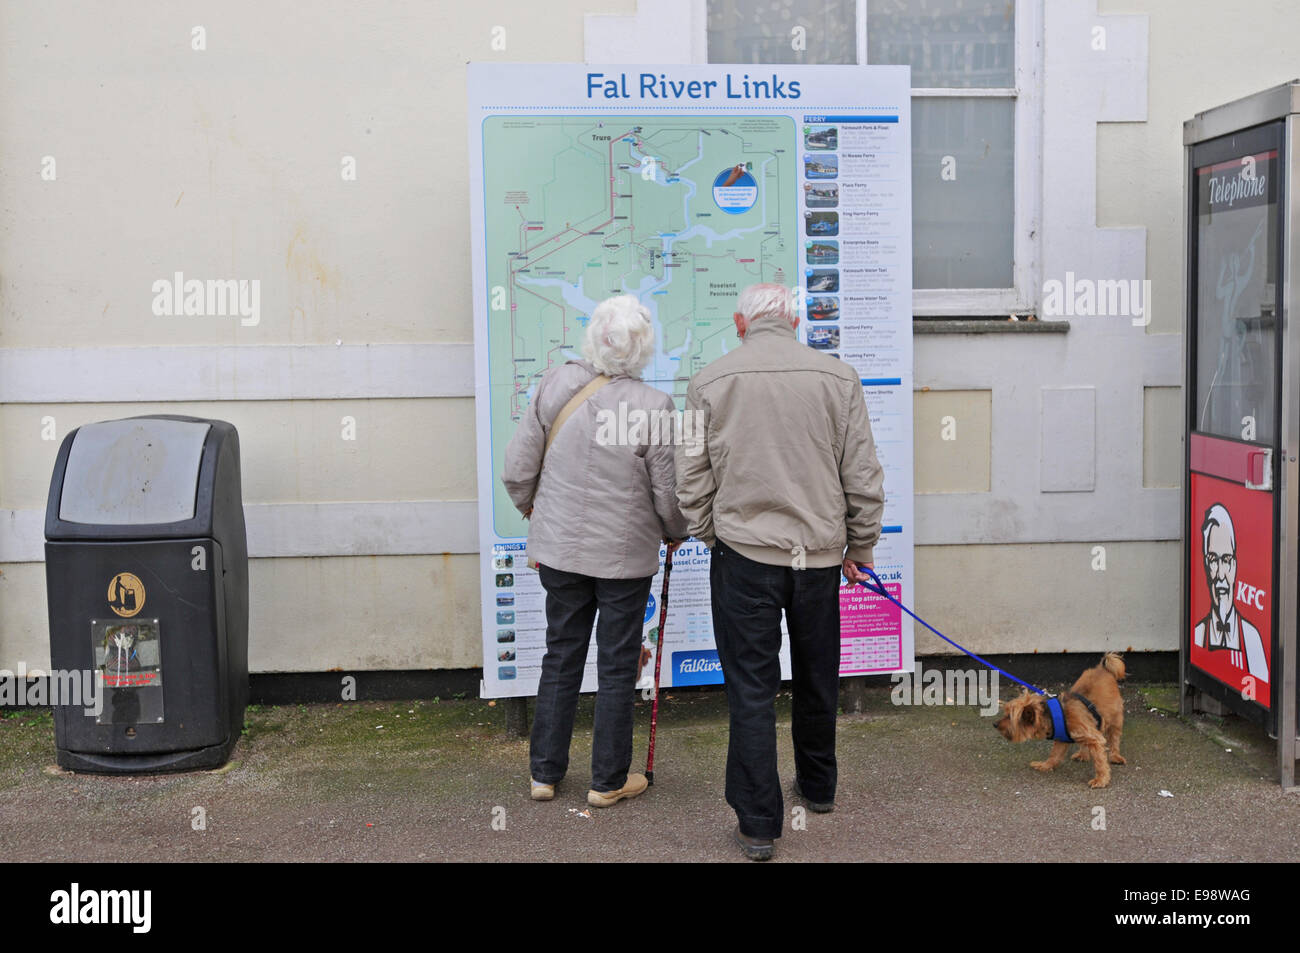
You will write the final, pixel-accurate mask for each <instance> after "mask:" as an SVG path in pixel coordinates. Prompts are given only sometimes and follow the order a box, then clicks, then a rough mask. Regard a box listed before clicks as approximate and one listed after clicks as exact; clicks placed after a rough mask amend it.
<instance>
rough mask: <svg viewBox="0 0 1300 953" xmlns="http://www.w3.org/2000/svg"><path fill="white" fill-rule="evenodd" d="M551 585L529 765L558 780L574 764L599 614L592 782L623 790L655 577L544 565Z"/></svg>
mask: <svg viewBox="0 0 1300 953" xmlns="http://www.w3.org/2000/svg"><path fill="white" fill-rule="evenodd" d="M538 575H539V576H540V577H541V582H542V587H543V588H544V589H545V590H546V655H545V656H543V657H542V675H541V679H540V680H539V682H538V685H537V701H536V705H535V707H534V711H533V733H532V744H531V749H530V755H529V766H530V767H531V769H532V775H533V780H534V781H540V782H542V783H543V784H555V783H556V782H557V781H559V780H560V779H561V778H563V777H564V774H565V772H566V771H567V770H568V768H569V742H570V740H571V739H572V737H573V716H574V712H575V710H576V709H577V706H578V690H579V689H580V688H581V686H582V673H583V668H584V667H585V665H586V661H587V649H588V646H589V645H590V642H591V626H592V621H593V620H595V622H596V674H597V679H598V686H599V687H598V689H597V691H596V718H595V722H594V724H593V725H592V742H591V787H592V790H595V791H617V790H618V789H619V788H621V787H623V785H624V784H626V783H627V772H628V768H629V766H630V765H631V764H632V711H633V706H634V704H635V701H636V696H635V694H634V689H635V686H636V676H637V666H638V663H639V661H640V659H641V631H642V627H643V625H644V621H645V609H646V602H647V600H648V598H649V596H650V583H651V581H652V579H653V577H650V576H647V577H645V578H644V579H598V578H596V577H594V576H583V575H579V574H578V573H571V572H565V571H563V570H561V569H552V568H551V567H550V566H545V565H543V566H541V567H539V569H538Z"/></svg>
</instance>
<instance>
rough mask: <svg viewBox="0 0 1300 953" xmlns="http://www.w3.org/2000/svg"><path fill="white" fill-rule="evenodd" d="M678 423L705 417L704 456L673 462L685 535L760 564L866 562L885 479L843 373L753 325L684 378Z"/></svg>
mask: <svg viewBox="0 0 1300 953" xmlns="http://www.w3.org/2000/svg"><path fill="white" fill-rule="evenodd" d="M686 414H687V415H689V416H688V417H687V420H688V421H691V420H692V419H693V418H694V417H695V415H699V414H702V415H703V418H704V425H703V427H702V428H701V430H702V432H703V439H704V446H703V447H702V448H700V447H692V448H690V449H692V450H694V451H696V452H694V453H687V452H685V450H686V449H687V448H686V447H682V448H679V450H678V453H677V499H678V502H680V503H681V507H682V512H684V513H685V514H686V517H687V519H688V520H689V521H690V532H691V535H692V536H694V537H695V538H697V539H699V540H700V541H701V542H704V543H705V544H707V545H708V546H709V547H712V546H713V544H714V540H715V539H721V540H722V541H723V542H725V543H726V544H727V545H728V546H731V547H732V548H734V549H735V550H737V551H738V552H740V553H741V554H742V555H745V556H748V557H749V558H750V559H753V560H755V561H757V562H762V563H768V564H770V565H778V566H799V565H801V564H802V565H804V566H807V567H808V568H818V567H827V566H834V565H836V564H837V563H839V562H841V561H843V559H844V558H845V556H846V555H847V557H848V558H850V559H852V560H854V561H855V562H859V563H870V562H871V561H872V549H873V547H874V546H875V543H876V540H877V539H879V537H880V524H881V518H882V516H883V515H884V506H885V495H884V473H883V471H882V470H881V467H880V462H879V461H878V460H877V459H876V447H875V443H874V441H873V440H872V437H871V422H870V420H869V419H868V417H867V404H866V401H865V400H864V399H863V396H862V384H861V381H860V380H859V379H858V375H857V372H856V371H855V370H854V369H853V368H852V367H851V366H849V365H848V364H845V363H844V362H843V361H838V360H836V359H835V358H833V357H830V356H829V355H826V354H820V353H818V352H817V351H815V350H813V349H812V348H810V347H808V346H807V345H804V344H800V343H799V340H798V338H797V337H795V333H794V329H793V328H791V327H790V326H789V325H788V324H785V323H784V322H782V321H780V320H777V319H772V318H761V319H759V320H758V321H755V322H753V323H751V325H750V327H749V329H748V330H747V331H746V332H745V339H744V343H743V344H742V345H741V346H740V347H738V348H736V349H735V350H733V351H730V352H728V353H727V354H724V355H723V356H722V357H720V358H718V359H717V360H716V361H714V362H713V363H712V364H710V365H708V366H707V367H706V368H704V370H702V371H700V372H699V373H698V374H696V375H695V376H694V377H692V378H691V383H690V386H689V388H688V389H687V392H686ZM693 431H694V427H691V428H688V432H693ZM701 449H702V450H703V452H699V451H700V450H701ZM846 545H847V547H848V552H847V554H846V553H845V547H846Z"/></svg>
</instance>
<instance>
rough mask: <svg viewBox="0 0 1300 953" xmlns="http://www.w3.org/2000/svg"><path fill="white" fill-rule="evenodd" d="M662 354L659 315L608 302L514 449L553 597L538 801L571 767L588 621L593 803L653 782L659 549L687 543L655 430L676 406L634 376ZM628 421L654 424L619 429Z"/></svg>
mask: <svg viewBox="0 0 1300 953" xmlns="http://www.w3.org/2000/svg"><path fill="white" fill-rule="evenodd" d="M653 347H654V329H653V328H652V327H651V325H650V314H649V312H648V311H646V309H645V308H644V307H643V306H642V305H641V304H640V303H639V302H638V301H637V300H636V299H635V298H633V297H632V296H630V295H622V296H620V297H616V298H610V299H609V300H608V301H604V302H602V303H601V304H600V305H599V306H598V307H597V308H596V309H595V311H593V312H592V315H591V320H590V322H589V323H588V325H587V334H586V338H585V340H584V342H583V346H582V353H583V355H584V356H585V357H586V360H582V361H569V362H567V363H565V364H562V365H559V366H557V367H553V368H551V369H550V370H549V371H547V372H546V373H545V375H543V377H542V379H541V381H540V382H539V383H538V385H537V390H536V392H535V393H534V394H533V399H532V402H531V403H530V404H529V406H528V409H527V410H526V411H525V412H524V415H523V419H522V420H520V422H519V428H518V429H517V430H516V431H515V435H514V437H513V438H512V439H511V441H510V445H509V446H508V447H507V448H506V458H505V471H504V473H503V475H502V482H504V483H505V486H506V490H507V491H508V492H509V494H510V498H511V499H512V500H513V501H514V503H515V505H516V506H517V507H519V511H520V512H521V513H523V514H524V516H525V517H528V518H529V519H530V528H529V531H528V563H529V565H530V566H533V565H536V567H537V570H538V574H539V575H540V577H541V582H542V586H543V588H544V589H545V590H546V655H545V657H543V659H542V674H541V680H540V682H539V684H538V687H537V702H536V707H535V710H534V715H533V734H532V747H531V752H530V759H529V760H530V767H531V769H532V792H531V793H532V797H533V799H534V800H538V801H548V800H550V799H551V798H552V797H554V796H555V784H556V783H557V782H558V781H559V780H560V779H561V778H563V777H564V773H565V771H566V770H567V769H568V766H569V741H570V739H571V737H572V735H573V716H574V710H575V709H576V707H577V704H578V690H579V688H580V687H581V685H582V676H583V669H584V667H585V665H586V660H587V647H588V644H589V643H590V641H591V630H592V622H593V620H595V622H596V660H597V662H596V666H597V668H596V670H597V675H598V678H599V688H598V690H597V693H596V717H595V724H594V726H593V730H592V733H593V738H592V747H591V789H590V790H589V791H588V792H587V803H588V804H590V805H592V806H593V807H608V806H610V805H612V804H615V803H617V802H618V801H620V800H622V799H623V798H628V797H636V796H637V795H638V794H640V793H641V792H642V791H644V790H645V789H646V778H645V775H643V774H629V773H628V768H629V766H630V765H631V763H632V708H633V688H634V686H635V683H636V675H637V669H638V667H639V660H640V655H641V630H642V625H643V623H644V619H645V611H646V603H647V600H648V597H649V595H650V582H651V580H652V579H653V578H654V575H655V573H656V572H657V571H658V568H659V543H660V540H667V541H668V543H669V545H670V546H676V544H677V543H678V542H680V540H681V539H682V538H683V537H684V536H685V535H686V518H685V517H684V516H682V513H681V510H679V509H678V508H677V492H676V491H677V484H676V477H675V475H674V466H673V441H672V439H671V437H672V433H673V431H672V430H671V429H669V430H668V436H669V439H667V440H665V439H663V436H664V434H663V431H662V430H660V431H658V432H657V439H652V438H651V435H650V430H651V426H653V425H655V424H657V423H659V422H661V421H666V422H668V423H669V426H670V427H671V422H672V421H673V419H674V417H675V409H674V406H673V401H672V398H671V397H669V396H668V395H667V394H665V393H663V392H662V391H659V390H655V389H654V388H653V387H651V386H650V385H648V384H645V383H643V382H642V381H641V380H640V379H639V378H640V376H641V371H642V370H643V369H644V368H645V366H646V364H647V363H649V361H650V356H651V353H652V349H653ZM638 412H640V413H638ZM641 414H645V415H646V416H645V417H644V418H642V417H641ZM620 419H622V420H630V421H633V422H635V421H637V420H642V419H643V420H647V421H649V422H650V426H640V427H638V426H623V427H620V426H618V425H617V422H618V421H619V420H620ZM611 422H612V423H611ZM620 441H621V442H620Z"/></svg>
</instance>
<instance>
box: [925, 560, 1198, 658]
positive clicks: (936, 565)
mask: <svg viewBox="0 0 1300 953" xmlns="http://www.w3.org/2000/svg"><path fill="white" fill-rule="evenodd" d="M1098 547H1100V548H1101V550H1102V552H1098ZM1179 553H1180V549H1179V544H1178V543H1176V542H1172V543H1158V542H1129V543H1032V544H1029V545H1024V546H924V547H921V548H920V549H918V550H917V554H916V555H917V559H916V588H917V593H918V595H917V605H916V607H915V608H916V612H917V614H918V615H920V616H921V617H922V618H923V619H927V620H929V621H930V622H931V624H932V625H934V626H935V627H936V628H937V629H939V631H940V632H943V633H944V634H945V635H947V636H948V637H949V638H952V639H956V640H957V641H958V642H961V643H962V644H964V645H967V646H971V647H972V648H973V649H974V650H975V651H978V652H1062V651H1070V652H1083V653H1087V654H1089V655H1091V654H1093V653H1097V652H1103V651H1111V650H1113V651H1117V652H1124V651H1130V650H1132V651H1139V652H1142V651H1152V650H1164V651H1173V650H1176V649H1177V648H1178V643H1177V642H1176V641H1175V638H1174V637H1175V635H1176V634H1177V628H1178V560H1179V558H1180V555H1179ZM1099 556H1104V560H1105V561H1104V565H1105V569H1099V568H1094V567H1097V566H1100V565H1103V563H1102V562H1100V561H1099V559H1098V557H1099ZM1171 619H1172V620H1173V624H1172V625H1170V620H1171ZM916 651H917V654H919V655H932V654H949V653H951V652H952V649H951V648H949V647H948V645H947V644H946V643H944V642H941V641H940V640H939V639H937V638H935V637H934V636H933V635H931V634H930V633H929V632H926V631H925V629H923V628H921V627H920V626H917V636H916ZM1089 664H1091V662H1090V663H1089Z"/></svg>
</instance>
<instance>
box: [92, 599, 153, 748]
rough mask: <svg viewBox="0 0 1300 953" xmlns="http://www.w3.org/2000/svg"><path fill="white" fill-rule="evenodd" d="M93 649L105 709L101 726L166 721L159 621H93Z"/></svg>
mask: <svg viewBox="0 0 1300 953" xmlns="http://www.w3.org/2000/svg"><path fill="white" fill-rule="evenodd" d="M90 638H91V648H92V650H93V652H94V658H95V677H96V680H97V681H98V682H99V686H100V689H101V694H102V697H103V698H104V710H103V711H102V712H101V713H100V714H99V715H98V716H97V717H96V719H95V720H96V722H97V723H98V724H101V725H123V724H127V725H135V724H141V723H146V722H153V723H157V722H160V721H162V720H163V696H162V641H161V633H160V630H159V625H158V620H157V619H132V620H131V621H130V622H123V621H122V620H121V619H92V620H91V622H90Z"/></svg>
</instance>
